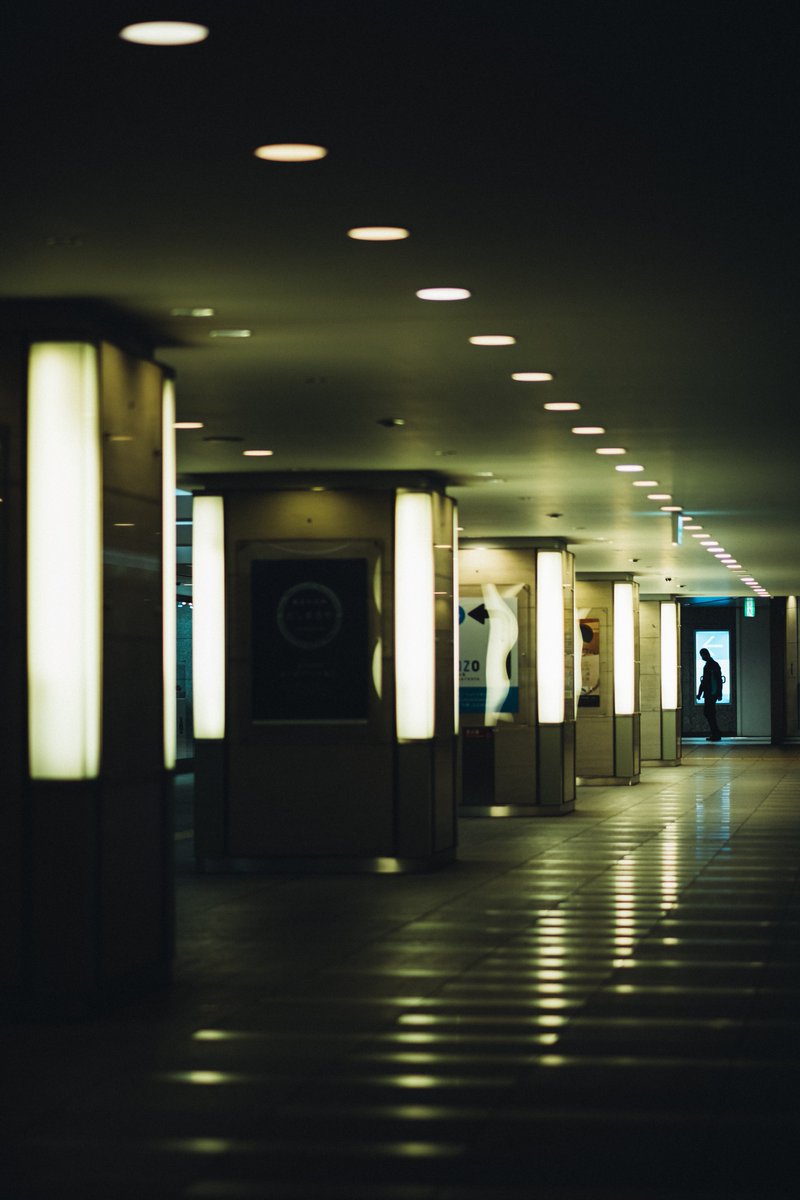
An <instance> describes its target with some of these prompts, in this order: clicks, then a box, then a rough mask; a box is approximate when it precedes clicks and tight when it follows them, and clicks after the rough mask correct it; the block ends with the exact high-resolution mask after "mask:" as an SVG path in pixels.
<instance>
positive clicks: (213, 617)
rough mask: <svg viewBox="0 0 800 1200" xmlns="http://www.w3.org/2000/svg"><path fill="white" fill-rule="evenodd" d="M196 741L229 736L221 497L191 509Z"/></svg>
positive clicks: (207, 498)
mask: <svg viewBox="0 0 800 1200" xmlns="http://www.w3.org/2000/svg"><path fill="white" fill-rule="evenodd" d="M192 518H193V524H194V528H193V531H192V558H193V566H192V607H193V612H192V675H193V680H192V684H193V692H194V736H195V737H196V738H218V739H219V738H224V736H225V511H224V505H223V499H222V497H221V496H195V499H194V503H193V505H192Z"/></svg>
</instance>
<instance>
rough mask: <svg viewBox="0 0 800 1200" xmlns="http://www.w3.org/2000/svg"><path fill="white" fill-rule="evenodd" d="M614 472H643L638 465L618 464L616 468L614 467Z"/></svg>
mask: <svg viewBox="0 0 800 1200" xmlns="http://www.w3.org/2000/svg"><path fill="white" fill-rule="evenodd" d="M614 470H615V471H643V470H644V467H642V466H640V465H639V463H618V464H617V466H616V467H614Z"/></svg>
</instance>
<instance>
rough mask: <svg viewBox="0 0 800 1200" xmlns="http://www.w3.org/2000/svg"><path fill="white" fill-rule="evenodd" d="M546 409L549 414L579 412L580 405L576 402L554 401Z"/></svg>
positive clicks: (546, 405)
mask: <svg viewBox="0 0 800 1200" xmlns="http://www.w3.org/2000/svg"><path fill="white" fill-rule="evenodd" d="M544 407H545V408H546V409H547V411H548V412H577V411H578V409H579V408H580V404H578V403H577V402H576V401H575V400H553V401H551V402H550V403H549V404H545V405H544Z"/></svg>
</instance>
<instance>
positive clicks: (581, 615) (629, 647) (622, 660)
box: [577, 573, 640, 784]
mask: <svg viewBox="0 0 800 1200" xmlns="http://www.w3.org/2000/svg"><path fill="white" fill-rule="evenodd" d="M577 608H578V623H579V630H580V633H581V651H582V670H581V695H580V697H579V703H578V729H577V772H578V781H579V782H580V783H597V784H631V783H638V782H639V770H640V708H639V613H638V608H639V588H638V584H637V583H635V582H634V580H633V576H631V575H613V574H606V573H580V574H579V575H578V584H577Z"/></svg>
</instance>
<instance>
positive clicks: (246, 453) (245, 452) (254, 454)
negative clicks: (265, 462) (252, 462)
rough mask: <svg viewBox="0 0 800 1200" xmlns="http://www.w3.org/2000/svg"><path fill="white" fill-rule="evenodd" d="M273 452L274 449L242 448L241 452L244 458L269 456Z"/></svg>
mask: <svg viewBox="0 0 800 1200" xmlns="http://www.w3.org/2000/svg"><path fill="white" fill-rule="evenodd" d="M274 453H275V451H274V450H243V451H242V454H243V455H244V457H245V458H271V457H272V455H273V454H274Z"/></svg>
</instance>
